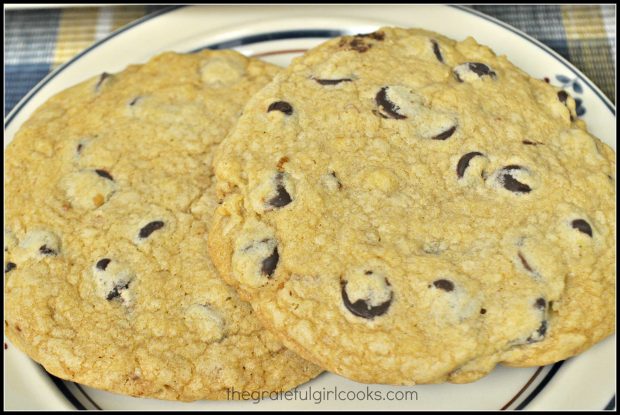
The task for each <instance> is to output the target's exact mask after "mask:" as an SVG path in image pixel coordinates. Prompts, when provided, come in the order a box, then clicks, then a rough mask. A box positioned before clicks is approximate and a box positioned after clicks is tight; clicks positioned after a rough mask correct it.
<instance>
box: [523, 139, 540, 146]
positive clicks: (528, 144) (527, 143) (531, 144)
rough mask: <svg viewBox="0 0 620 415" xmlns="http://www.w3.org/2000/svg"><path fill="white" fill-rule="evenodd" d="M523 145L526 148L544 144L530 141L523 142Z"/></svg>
mask: <svg viewBox="0 0 620 415" xmlns="http://www.w3.org/2000/svg"><path fill="white" fill-rule="evenodd" d="M522 143H523V144H525V145H526V146H537V145H540V144H542V143H539V142H538V141H530V140H523V141H522Z"/></svg>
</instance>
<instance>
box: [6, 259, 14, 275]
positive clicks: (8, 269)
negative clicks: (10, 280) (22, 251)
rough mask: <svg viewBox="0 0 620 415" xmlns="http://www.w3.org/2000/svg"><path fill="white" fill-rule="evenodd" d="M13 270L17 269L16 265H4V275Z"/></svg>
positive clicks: (8, 263)
mask: <svg viewBox="0 0 620 415" xmlns="http://www.w3.org/2000/svg"><path fill="white" fill-rule="evenodd" d="M15 268H17V265H15V263H14V262H7V263H6V265H5V266H4V273H5V274H8V273H9V272H11V271H13V270H14V269H15Z"/></svg>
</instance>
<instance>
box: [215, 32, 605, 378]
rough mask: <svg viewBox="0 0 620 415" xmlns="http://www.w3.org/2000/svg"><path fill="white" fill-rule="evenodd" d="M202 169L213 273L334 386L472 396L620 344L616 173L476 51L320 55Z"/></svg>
mask: <svg viewBox="0 0 620 415" xmlns="http://www.w3.org/2000/svg"><path fill="white" fill-rule="evenodd" d="M214 165H215V172H216V177H217V180H218V185H217V191H218V194H219V195H220V196H221V197H222V198H223V204H222V205H221V207H220V208H218V210H217V211H216V214H215V218H214V223H213V227H212V228H211V234H210V240H209V247H210V254H211V257H212V259H213V260H214V263H215V265H216V267H217V268H218V269H219V270H220V271H221V273H222V275H223V276H224V278H226V279H227V281H229V282H230V283H231V284H233V285H234V286H236V287H237V289H238V291H239V292H240V294H241V296H242V297H243V298H245V299H248V300H249V301H250V302H251V304H252V306H253V308H254V310H255V311H256V312H257V314H258V316H259V318H260V319H261V320H262V321H263V322H264V323H265V324H266V325H267V326H268V327H270V328H271V329H272V330H273V332H274V333H277V334H278V335H279V337H280V339H282V341H283V342H284V343H285V344H286V345H287V346H288V347H290V348H291V349H293V350H295V351H296V352H298V353H299V354H300V355H302V356H304V357H306V358H308V359H309V360H312V361H313V362H315V363H317V364H319V365H321V366H323V367H324V368H326V369H328V370H330V371H333V372H335V373H338V374H340V375H343V376H346V377H348V378H351V379H354V380H357V381H362V382H371V383H388V384H406V385H412V384H416V383H438V382H444V381H449V382H469V381H473V380H475V379H478V378H480V377H481V376H484V375H485V374H487V373H488V372H489V371H491V370H492V369H493V367H495V365H496V364H498V363H504V364H507V365H512V366H532V365H544V364H548V363H552V362H555V361H558V360H562V359H565V358H567V357H570V356H573V355H575V354H577V353H580V352H582V351H584V350H586V349H587V348H588V347H590V346H591V345H593V344H594V343H596V342H598V341H600V340H601V339H603V338H605V337H606V336H608V335H610V334H611V333H612V332H613V330H614V323H615V321H614V315H615V305H614V301H615V300H614V298H615V285H614V281H615V269H614V263H615V250H614V245H615V241H616V228H615V218H614V209H615V190H614V188H615V173H614V172H615V153H614V152H613V150H611V149H610V148H609V147H608V146H607V145H605V144H603V143H602V142H601V141H600V140H598V139H597V138H595V137H593V136H592V135H590V134H589V133H588V132H587V130H586V128H585V125H584V123H583V121H581V120H580V119H578V118H577V115H576V113H575V101H574V100H573V98H571V97H570V96H569V95H568V94H567V93H566V92H565V91H561V90H559V89H557V88H555V87H553V86H551V85H549V84H547V83H545V82H543V81H542V80H537V79H533V78H532V77H530V76H528V75H527V74H526V73H524V72H523V71H522V70H520V69H518V68H517V67H515V66H514V65H513V64H511V63H510V61H509V60H508V59H507V58H506V57H504V56H496V55H495V54H494V53H493V52H492V51H491V50H490V49H489V48H488V47H485V46H482V45H479V44H478V43H477V42H476V41H475V40H474V39H472V38H467V39H465V40H464V41H460V42H457V41H454V40H451V39H448V38H446V37H444V36H442V35H439V34H436V33H432V32H428V31H423V30H414V29H411V30H405V29H397V28H384V29H381V30H379V31H377V32H374V33H371V34H365V35H357V36H345V37H340V38H336V39H333V40H330V41H327V42H325V43H323V44H322V45H320V46H318V47H316V48H314V49H312V50H310V51H308V52H307V53H306V54H305V55H304V56H303V57H301V58H298V59H296V60H295V61H294V62H293V63H292V64H291V66H290V67H289V68H288V69H286V70H285V71H283V72H281V73H280V74H279V75H278V76H276V78H275V79H274V81H273V82H272V83H270V84H269V85H268V86H266V87H265V88H264V89H263V90H261V91H260V92H259V93H257V94H256V95H255V96H254V97H253V98H252V99H251V100H250V102H249V104H248V106H247V107H246V108H245V110H244V114H243V116H242V117H241V118H240V120H239V122H238V124H237V126H236V127H235V129H234V131H233V132H232V133H231V134H230V135H229V136H228V137H227V139H226V140H225V141H224V142H223V144H222V146H221V147H220V148H219V150H218V153H217V155H216V157H215V164H214Z"/></svg>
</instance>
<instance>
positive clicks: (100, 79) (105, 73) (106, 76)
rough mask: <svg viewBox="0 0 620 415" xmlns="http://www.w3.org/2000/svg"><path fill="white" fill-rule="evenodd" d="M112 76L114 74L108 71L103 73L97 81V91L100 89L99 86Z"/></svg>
mask: <svg viewBox="0 0 620 415" xmlns="http://www.w3.org/2000/svg"><path fill="white" fill-rule="evenodd" d="M111 76H112V75H110V74H109V73H107V72H104V73H102V74H101V76H100V77H99V80H98V81H97V85H95V91H99V88H100V87H101V85H103V82H104V81H105V80H106V79H108V78H109V77H111Z"/></svg>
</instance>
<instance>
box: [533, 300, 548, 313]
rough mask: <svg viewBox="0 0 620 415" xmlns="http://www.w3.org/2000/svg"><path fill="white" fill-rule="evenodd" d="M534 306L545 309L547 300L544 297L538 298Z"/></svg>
mask: <svg viewBox="0 0 620 415" xmlns="http://www.w3.org/2000/svg"><path fill="white" fill-rule="evenodd" d="M534 307H536V308H537V309H539V310H544V309H545V308H547V301H545V299H544V298H542V297H541V298H537V299H536V302H535V303H534Z"/></svg>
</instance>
